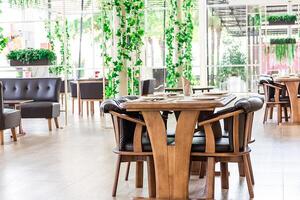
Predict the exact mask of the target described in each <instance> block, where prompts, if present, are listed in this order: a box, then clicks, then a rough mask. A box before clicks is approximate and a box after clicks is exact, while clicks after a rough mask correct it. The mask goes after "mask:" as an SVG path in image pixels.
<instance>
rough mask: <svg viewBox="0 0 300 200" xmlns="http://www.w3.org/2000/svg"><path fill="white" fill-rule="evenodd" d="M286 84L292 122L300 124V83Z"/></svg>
mask: <svg viewBox="0 0 300 200" xmlns="http://www.w3.org/2000/svg"><path fill="white" fill-rule="evenodd" d="M285 84H286V87H287V90H288V93H289V97H290V103H291V121H292V123H300V101H299V99H298V87H299V82H286V83H285ZM279 112H280V111H279Z"/></svg>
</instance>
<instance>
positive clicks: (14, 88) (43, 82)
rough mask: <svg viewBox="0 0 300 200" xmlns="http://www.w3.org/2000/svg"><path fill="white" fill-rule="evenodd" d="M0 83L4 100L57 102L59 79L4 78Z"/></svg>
mask: <svg viewBox="0 0 300 200" xmlns="http://www.w3.org/2000/svg"><path fill="white" fill-rule="evenodd" d="M0 81H1V82H2V84H3V98H4V99H5V100H34V101H50V102H58V101H59V93H60V85H61V79H60V78H23V79H19V78H4V79H0Z"/></svg>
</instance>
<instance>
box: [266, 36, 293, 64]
mask: <svg viewBox="0 0 300 200" xmlns="http://www.w3.org/2000/svg"><path fill="white" fill-rule="evenodd" d="M270 43H271V45H272V46H271V49H272V52H274V53H275V57H276V60H278V61H280V62H281V61H282V60H284V59H287V60H288V61H289V62H290V63H291V62H292V61H293V60H294V58H295V53H296V39H295V38H276V39H271V40H270Z"/></svg>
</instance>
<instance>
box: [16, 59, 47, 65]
mask: <svg viewBox="0 0 300 200" xmlns="http://www.w3.org/2000/svg"><path fill="white" fill-rule="evenodd" d="M42 65H51V62H50V61H49V60H48V59H42V60H36V61H32V62H29V63H23V62H20V61H18V60H10V66H42Z"/></svg>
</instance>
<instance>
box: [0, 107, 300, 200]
mask: <svg viewBox="0 0 300 200" xmlns="http://www.w3.org/2000/svg"><path fill="white" fill-rule="evenodd" d="M262 115H263V112H262V111H261V112H259V113H257V114H256V117H255V123H254V130H253V133H254V137H255V139H256V142H255V143H254V144H253V145H252V149H253V152H252V163H253V169H254V173H255V181H256V184H255V188H254V189H255V199H262V200H265V199H272V200H276V199H278V200H282V199H291V200H293V199H299V196H300V169H299V166H300V156H299V155H300V126H290V125H288V126H287V125H282V126H277V125H276V123H275V122H269V123H267V124H266V125H263V124H262ZM104 122H105V123H104ZM105 126H106V127H109V126H111V125H110V117H109V116H107V117H106V120H104V119H100V118H99V116H96V117H95V118H91V117H90V118H87V117H86V116H85V117H83V118H79V117H78V116H77V115H75V116H70V124H69V126H68V127H66V128H64V129H61V130H55V131H53V132H52V133H49V132H48V130H47V121H46V120H25V121H24V129H25V130H26V131H27V135H26V136H24V137H21V138H19V141H18V142H16V143H13V142H11V140H10V138H9V134H6V137H5V141H6V142H5V145H4V146H3V147H1V148H0V200H20V199H22V200H41V199H42V200H102V199H104V200H105V199H113V198H111V189H112V183H113V177H114V166H115V159H116V156H115V155H114V154H113V153H112V148H113V147H114V135H113V130H112V129H111V128H105ZM124 172H125V164H124V165H123V167H122V169H121V174H120V181H119V188H118V192H117V198H115V199H132V198H133V197H136V196H139V197H147V189H135V188H134V168H132V171H131V173H130V178H129V181H128V182H125V181H124ZM230 173H231V175H230V189H229V190H223V191H222V190H221V187H220V178H219V177H217V178H216V187H215V188H216V191H215V194H216V195H215V196H216V199H239V200H241V199H249V196H248V191H247V186H246V181H245V180H244V178H239V176H238V174H237V166H235V165H230ZM145 174H146V173H145ZM146 183H147V181H145V184H146ZM204 183H205V182H204V180H199V179H198V177H197V176H193V177H192V178H191V182H190V196H191V198H200V197H201V196H203V194H204V191H203V188H204ZM144 188H146V185H145V187H144Z"/></svg>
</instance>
